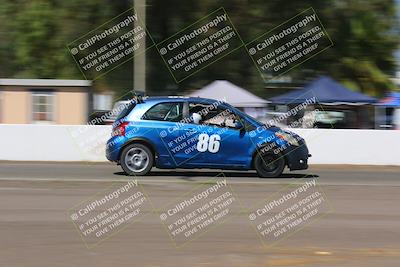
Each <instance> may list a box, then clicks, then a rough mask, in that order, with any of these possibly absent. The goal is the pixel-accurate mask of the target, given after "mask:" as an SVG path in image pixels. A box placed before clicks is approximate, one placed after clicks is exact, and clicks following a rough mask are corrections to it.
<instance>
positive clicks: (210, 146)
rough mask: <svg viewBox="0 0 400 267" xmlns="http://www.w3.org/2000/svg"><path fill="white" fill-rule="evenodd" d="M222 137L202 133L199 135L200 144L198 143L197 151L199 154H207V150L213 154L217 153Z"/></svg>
mask: <svg viewBox="0 0 400 267" xmlns="http://www.w3.org/2000/svg"><path fill="white" fill-rule="evenodd" d="M220 140H221V136H219V135H218V134H213V135H211V136H208V134H205V133H202V134H200V135H199V142H198V143H197V150H198V151H199V152H206V151H207V150H208V151H209V152H211V153H217V152H218V150H219V141H220Z"/></svg>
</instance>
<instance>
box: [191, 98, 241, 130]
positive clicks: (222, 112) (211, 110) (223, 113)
mask: <svg viewBox="0 0 400 267" xmlns="http://www.w3.org/2000/svg"><path fill="white" fill-rule="evenodd" d="M193 113H198V114H200V115H201V117H202V118H201V121H200V124H202V125H212V126H217V127H229V128H235V123H236V121H237V120H239V119H240V118H239V117H238V116H237V115H236V114H235V113H233V112H232V111H231V110H229V109H226V108H222V107H218V106H217V107H215V106H212V105H205V104H201V103H190V104H189V115H190V116H192V114H193Z"/></svg>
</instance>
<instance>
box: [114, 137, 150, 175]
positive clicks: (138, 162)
mask: <svg viewBox="0 0 400 267" xmlns="http://www.w3.org/2000/svg"><path fill="white" fill-rule="evenodd" d="M153 162H154V155H153V153H152V152H151V150H150V149H149V148H148V147H147V146H145V145H142V144H131V145H129V146H127V147H126V148H124V150H123V151H122V154H121V159H120V163H121V167H122V169H123V170H124V171H125V172H126V173H127V174H128V175H146V174H147V173H148V172H149V171H150V170H151V168H152V167H153Z"/></svg>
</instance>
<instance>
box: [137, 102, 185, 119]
mask: <svg viewBox="0 0 400 267" xmlns="http://www.w3.org/2000/svg"><path fill="white" fill-rule="evenodd" d="M182 106H183V103H181V102H180V103H160V104H157V105H155V106H153V107H151V108H150V109H149V110H148V111H147V112H146V113H145V114H144V115H143V117H142V119H144V120H153V121H172V122H178V121H180V120H182Z"/></svg>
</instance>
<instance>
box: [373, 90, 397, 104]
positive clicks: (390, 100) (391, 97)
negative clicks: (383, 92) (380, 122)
mask: <svg viewBox="0 0 400 267" xmlns="http://www.w3.org/2000/svg"><path fill="white" fill-rule="evenodd" d="M378 105H380V106H385V107H400V92H391V93H389V94H388V95H387V96H386V97H385V98H383V99H381V100H380V101H379V103H378Z"/></svg>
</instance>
